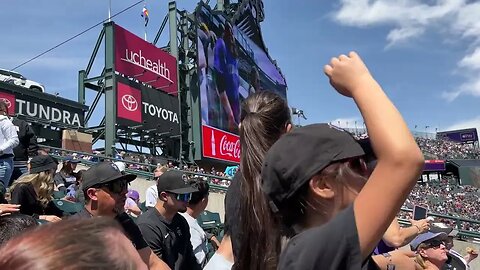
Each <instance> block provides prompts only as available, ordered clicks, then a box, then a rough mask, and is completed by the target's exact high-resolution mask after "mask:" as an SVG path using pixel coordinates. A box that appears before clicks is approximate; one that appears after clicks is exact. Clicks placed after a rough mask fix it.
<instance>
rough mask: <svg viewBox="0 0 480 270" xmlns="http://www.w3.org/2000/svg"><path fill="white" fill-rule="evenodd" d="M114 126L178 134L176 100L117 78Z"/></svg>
mask: <svg viewBox="0 0 480 270" xmlns="http://www.w3.org/2000/svg"><path fill="white" fill-rule="evenodd" d="M117 124H118V125H120V126H125V127H132V126H141V127H140V128H141V129H142V130H144V131H147V130H152V129H154V130H155V132H156V133H166V132H169V135H171V136H173V135H178V134H180V119H179V116H178V98H177V97H176V96H172V95H169V94H167V93H164V92H162V91H159V90H155V89H152V88H149V87H146V86H143V85H140V84H138V83H136V82H133V81H129V80H127V79H125V78H122V77H120V76H117Z"/></svg>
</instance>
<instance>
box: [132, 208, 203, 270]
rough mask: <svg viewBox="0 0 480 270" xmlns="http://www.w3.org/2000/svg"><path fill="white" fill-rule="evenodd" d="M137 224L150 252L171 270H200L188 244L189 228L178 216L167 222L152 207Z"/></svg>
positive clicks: (190, 245)
mask: <svg viewBox="0 0 480 270" xmlns="http://www.w3.org/2000/svg"><path fill="white" fill-rule="evenodd" d="M137 224H138V227H139V228H140V230H141V231H142V234H143V235H144V237H145V240H146V241H147V244H148V245H149V246H150V248H151V249H152V251H153V252H154V253H155V254H156V255H157V256H158V257H159V258H160V259H162V260H163V261H164V262H165V263H166V264H168V266H169V267H170V268H171V269H175V270H196V269H201V267H200V265H199V264H198V263H197V259H196V258H195V254H194V253H193V248H192V243H191V242H190V227H189V226H188V223H187V221H186V220H185V219H184V218H183V217H182V216H181V215H180V214H176V215H175V216H174V217H173V219H172V221H171V222H168V221H167V220H165V218H163V216H162V215H160V213H159V212H158V210H157V209H156V208H154V207H153V208H150V209H148V210H147V211H146V212H145V213H143V214H142V215H140V216H139V217H138V219H137Z"/></svg>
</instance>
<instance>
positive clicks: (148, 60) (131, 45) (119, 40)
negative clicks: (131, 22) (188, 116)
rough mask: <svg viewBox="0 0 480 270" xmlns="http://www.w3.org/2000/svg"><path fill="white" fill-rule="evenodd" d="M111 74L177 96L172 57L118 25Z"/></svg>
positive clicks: (175, 70)
mask: <svg viewBox="0 0 480 270" xmlns="http://www.w3.org/2000/svg"><path fill="white" fill-rule="evenodd" d="M115 71H118V72H119V73H121V74H123V75H125V76H127V77H131V78H135V79H136V80H139V81H141V82H143V83H145V84H148V85H151V86H152V87H153V88H155V89H157V90H161V91H164V92H167V93H170V94H173V95H177V85H178V84H177V60H176V59H175V57H173V56H171V55H170V54H169V53H167V52H164V51H163V50H161V49H159V48H157V47H155V46H154V45H152V44H151V43H149V42H146V41H145V40H143V39H141V38H140V37H138V36H136V35H134V34H132V33H131V32H129V31H127V30H125V29H124V28H122V27H120V26H118V25H115Z"/></svg>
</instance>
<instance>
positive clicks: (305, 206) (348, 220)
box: [261, 52, 424, 270]
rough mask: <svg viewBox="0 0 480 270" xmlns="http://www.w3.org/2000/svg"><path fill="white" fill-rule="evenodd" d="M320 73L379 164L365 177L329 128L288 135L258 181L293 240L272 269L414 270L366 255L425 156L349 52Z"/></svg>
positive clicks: (340, 134) (344, 139) (345, 138)
mask: <svg viewBox="0 0 480 270" xmlns="http://www.w3.org/2000/svg"><path fill="white" fill-rule="evenodd" d="M324 71H325V74H326V75H327V76H328V78H329V79H330V83H331V85H332V86H333V87H334V88H335V89H336V90H337V91H338V92H339V93H340V94H341V95H344V96H346V97H350V98H353V100H354V101H355V103H356V104H357V106H358V108H359V109H360V112H361V113H362V115H363V118H364V120H365V123H366V126H367V129H368V133H369V135H370V138H371V141H372V147H373V149H374V151H375V154H376V156H377V157H378V161H377V165H376V167H375V169H374V170H373V172H372V174H371V175H370V176H368V171H367V167H366V164H365V162H364V160H363V159H362V157H363V156H364V155H365V153H364V151H363V149H362V148H361V146H360V145H359V144H358V142H356V141H355V140H354V138H353V137H352V136H351V135H350V134H349V133H347V132H345V131H343V130H339V129H338V128H336V127H334V126H331V125H328V124H315V125H309V126H304V127H300V128H297V129H294V130H293V131H291V132H289V133H286V134H285V135H283V136H282V137H280V139H279V140H278V141H277V142H275V144H274V145H273V146H272V147H271V148H270V150H269V151H268V153H267V155H266V158H265V159H264V163H263V168H262V178H261V179H262V189H263V191H264V192H265V193H266V194H267V196H268V197H269V206H270V208H271V210H272V212H274V213H275V215H276V217H277V218H278V219H279V220H281V223H282V225H283V227H284V228H285V231H282V232H281V233H282V234H283V235H284V236H285V237H291V239H290V240H289V241H288V244H287V245H286V247H285V248H284V250H283V251H282V253H281V255H280V261H279V266H278V269H289V270H290V269H293V270H295V269H302V270H308V269H378V267H380V268H381V269H387V268H388V269H392V267H396V268H397V269H415V264H414V262H413V259H412V260H411V261H409V262H408V260H406V261H403V259H404V258H402V260H401V261H402V263H403V262H405V263H407V264H408V266H406V265H400V260H399V261H397V258H394V254H392V253H390V254H388V255H386V256H385V257H383V256H381V255H380V256H371V253H372V251H373V249H374V248H375V246H376V245H377V244H378V242H379V241H380V239H381V238H382V236H383V233H384V232H385V231H386V229H387V228H388V226H389V225H390V223H391V222H392V220H393V218H394V217H395V215H396V214H397V213H398V211H399V210H400V208H401V206H402V204H403V203H404V201H405V199H406V198H407V196H408V194H409V193H410V191H411V190H412V188H413V187H414V186H415V184H416V181H417V179H418V177H419V176H420V174H421V172H422V169H423V166H424V160H423V154H422V152H421V151H420V149H419V148H418V145H417V144H416V142H415V140H414V138H413V136H412V134H411V133H410V131H409V129H408V127H407V125H406V124H405V122H404V121H403V119H402V116H401V115H400V113H399V112H398V111H397V109H396V108H395V106H394V105H393V104H392V103H391V101H390V100H389V99H388V97H387V96H386V95H385V93H384V92H383V90H382V89H381V87H380V86H379V85H378V83H377V82H376V81H375V80H374V79H373V77H372V75H371V74H370V72H369V71H368V69H367V67H366V66H365V64H364V63H363V61H362V60H361V58H360V57H359V56H358V55H357V54H356V53H355V52H351V53H350V54H349V55H348V56H346V55H341V56H339V57H334V58H332V60H331V62H330V63H329V64H328V65H326V66H325V68H324ZM367 179H368V181H367ZM386 179H388V180H386ZM392 183H394V184H392ZM265 231H266V232H268V231H269V228H265ZM395 254H397V253H395ZM395 256H396V255H395Z"/></svg>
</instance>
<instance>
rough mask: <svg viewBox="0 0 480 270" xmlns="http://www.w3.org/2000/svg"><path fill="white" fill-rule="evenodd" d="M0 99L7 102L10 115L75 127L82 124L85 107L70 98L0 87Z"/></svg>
mask: <svg viewBox="0 0 480 270" xmlns="http://www.w3.org/2000/svg"><path fill="white" fill-rule="evenodd" d="M27 91H29V92H30V93H28V92H27ZM23 92H26V93H25V94H24V93H23ZM27 93H28V94H27ZM0 100H3V101H4V102H5V103H6V104H7V106H8V113H9V114H10V115H14V114H16V115H23V116H26V117H31V118H33V119H39V120H45V121H49V122H57V123H60V124H64V125H71V126H77V127H83V126H84V112H85V111H86V110H87V107H86V106H84V105H81V104H79V103H77V102H74V101H71V100H67V99H64V98H60V97H56V96H53V95H49V94H43V93H33V92H31V91H30V90H23V89H22V90H18V91H16V92H13V91H9V90H7V89H0Z"/></svg>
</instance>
